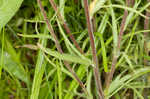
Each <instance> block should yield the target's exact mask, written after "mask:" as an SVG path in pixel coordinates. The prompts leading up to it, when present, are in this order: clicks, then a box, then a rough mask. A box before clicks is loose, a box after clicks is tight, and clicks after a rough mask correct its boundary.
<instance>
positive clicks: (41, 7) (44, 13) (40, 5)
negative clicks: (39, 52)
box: [37, 0, 88, 94]
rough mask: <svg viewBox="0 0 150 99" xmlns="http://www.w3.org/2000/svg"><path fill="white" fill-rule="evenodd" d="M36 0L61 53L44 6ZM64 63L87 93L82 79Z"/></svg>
mask: <svg viewBox="0 0 150 99" xmlns="http://www.w3.org/2000/svg"><path fill="white" fill-rule="evenodd" d="M37 2H38V4H39V7H40V9H41V12H42V14H43V17H44V20H45V22H46V24H47V26H48V29H49V31H50V34H51V35H52V37H53V38H54V41H55V45H56V48H57V50H58V51H59V52H60V53H63V51H62V49H61V46H60V44H59V42H58V39H57V36H56V35H55V32H54V30H53V28H52V26H51V24H50V23H49V20H48V18H47V15H46V12H45V11H44V8H43V6H42V4H41V1H40V0H37ZM64 64H65V66H66V68H67V69H68V70H69V71H70V72H71V73H72V75H73V76H74V78H75V79H76V80H77V82H78V83H79V85H80V86H81V87H82V88H83V90H84V92H85V93H86V94H87V93H88V92H87V90H86V88H85V86H84V84H83V83H82V81H81V80H80V79H79V77H78V76H77V75H76V73H75V72H74V71H73V70H72V68H71V67H70V65H69V63H68V62H66V61H64Z"/></svg>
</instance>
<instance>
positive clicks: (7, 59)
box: [0, 50, 30, 85]
mask: <svg viewBox="0 0 150 99" xmlns="http://www.w3.org/2000/svg"><path fill="white" fill-rule="evenodd" d="M0 52H1V50H0ZM1 55H2V54H1V53H0V56H1ZM3 61H4V66H3V68H4V69H5V70H6V71H7V72H8V73H9V74H10V75H13V76H15V77H17V78H18V79H20V80H22V81H24V82H26V83H27V84H28V85H29V82H30V81H29V77H28V75H27V73H26V72H25V70H24V69H23V68H21V66H19V65H21V64H19V63H17V62H15V61H13V60H12V59H11V56H10V54H9V53H7V52H4V54H3Z"/></svg>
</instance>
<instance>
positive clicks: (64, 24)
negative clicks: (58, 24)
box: [49, 0, 83, 54]
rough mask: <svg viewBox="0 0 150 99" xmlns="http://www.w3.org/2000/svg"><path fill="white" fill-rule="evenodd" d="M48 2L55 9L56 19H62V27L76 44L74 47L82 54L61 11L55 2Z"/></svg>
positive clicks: (52, 0) (50, 0)
mask: <svg viewBox="0 0 150 99" xmlns="http://www.w3.org/2000/svg"><path fill="white" fill-rule="evenodd" d="M49 2H50V4H51V5H52V7H53V9H54V10H55V12H57V16H58V19H59V20H61V21H62V23H63V27H64V29H65V30H66V32H67V34H68V35H69V37H70V39H71V41H72V42H73V43H74V45H75V46H76V48H77V49H78V50H79V51H80V53H82V54H83V51H82V49H81V48H80V46H79V44H78V43H77V41H76V40H75V37H74V36H73V35H72V34H71V30H70V29H69V27H68V25H67V23H66V22H65V20H64V17H62V15H61V13H60V12H59V10H58V7H57V5H56V3H55V2H54V0H49Z"/></svg>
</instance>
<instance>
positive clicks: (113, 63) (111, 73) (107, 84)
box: [106, 0, 130, 88]
mask: <svg viewBox="0 0 150 99" xmlns="http://www.w3.org/2000/svg"><path fill="white" fill-rule="evenodd" d="M129 2H130V0H126V3H127V6H129ZM127 16H128V11H127V10H125V11H124V15H123V19H122V22H121V27H120V32H119V37H118V44H117V48H116V49H117V52H116V53H115V54H114V55H113V59H112V65H111V71H110V72H109V73H108V77H107V78H106V88H109V86H110V83H111V81H112V78H113V75H114V72H115V66H116V63H117V59H118V55H116V54H117V53H118V52H119V51H120V44H121V40H122V36H123V33H124V27H125V22H126V19H127Z"/></svg>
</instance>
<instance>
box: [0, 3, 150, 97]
mask: <svg viewBox="0 0 150 99" xmlns="http://www.w3.org/2000/svg"><path fill="white" fill-rule="evenodd" d="M7 1H8V2H7ZM41 1H42V5H43V6H44V9H45V11H46V12H47V16H48V19H49V21H50V23H51V24H52V27H53V29H54V31H55V33H56V35H57V37H58V39H59V42H60V45H61V47H62V49H63V51H64V53H65V54H60V53H59V52H58V51H57V49H56V45H55V43H54V38H53V37H52V36H51V35H50V33H49V31H48V28H47V25H46V24H45V21H44V19H43V16H42V13H41V11H40V8H39V6H38V3H37V1H36V0H24V1H22V0H0V99H98V96H97V90H96V85H95V79H94V75H93V67H92V66H93V62H92V53H91V47H90V41H89V36H88V30H87V26H86V17H85V12H84V5H83V0H55V2H56V4H57V5H58V7H59V12H60V13H61V14H62V16H63V17H64V19H65V21H66V22H67V24H68V26H69V28H70V30H71V31H72V32H71V33H72V34H73V35H74V36H75V39H76V41H77V42H78V43H79V45H80V47H81V48H82V50H83V51H84V54H81V53H80V52H79V51H78V50H77V48H76V47H75V46H74V44H73V43H72V41H71V40H70V39H69V35H67V34H66V32H65V30H64V28H63V26H62V25H61V21H60V20H58V17H57V13H58V12H55V11H54V10H53V8H52V7H51V5H50V3H49V1H48V0H41ZM76 1H78V2H76ZM91 2H92V0H89V5H90V4H92V3H91ZM149 5H150V3H148V1H146V0H135V3H134V5H132V6H130V7H127V6H126V3H125V1H124V0H111V2H109V1H108V0H97V1H96V3H95V4H94V6H93V8H91V9H90V15H91V17H93V18H94V37H95V46H96V50H97V56H98V61H99V71H100V75H101V81H102V86H103V90H104V95H105V98H106V99H107V98H111V97H114V98H115V99H149V98H150V89H149V88H150V75H149V72H150V67H149V66H150V63H149V60H150V56H149V54H146V53H145V49H144V44H146V46H147V51H148V52H149V50H150V47H149V46H150V42H149V34H148V35H147V36H146V37H145V36H144V33H145V32H148V33H149V31H150V30H149V29H147V30H146V29H144V20H145V19H146V18H147V17H146V15H145V13H146V11H149V9H148V7H149ZM19 7H20V8H19ZM124 10H128V16H127V19H126V22H125V28H124V30H125V31H124V34H123V37H122V40H121V42H120V45H121V47H120V50H117V48H116V47H115V46H117V44H118V35H119V32H120V27H121V21H122V18H123V15H124ZM10 19H11V20H10ZM8 21H9V22H8ZM37 44H38V46H37ZM116 50H117V51H116ZM115 52H116V53H115ZM113 53H115V55H117V56H118V59H117V63H116V70H115V73H114V77H113V80H112V82H111V84H110V87H109V88H108V89H107V87H106V85H105V79H106V74H107V73H106V72H110V68H111V64H112V59H113ZM63 60H66V61H68V62H69V63H70V65H71V67H72V69H73V70H74V71H75V72H76V74H77V75H78V77H79V78H80V80H81V81H82V82H83V83H84V84H85V87H86V90H87V91H88V93H89V95H87V94H86V93H84V91H83V89H82V88H81V87H80V86H79V83H78V82H77V81H76V80H75V79H74V77H73V75H72V74H71V73H70V72H69V71H68V69H66V67H65V66H64V63H63ZM144 60H146V61H147V62H146V64H145V62H144ZM123 97H124V98H123ZM148 97H149V98H148Z"/></svg>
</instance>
